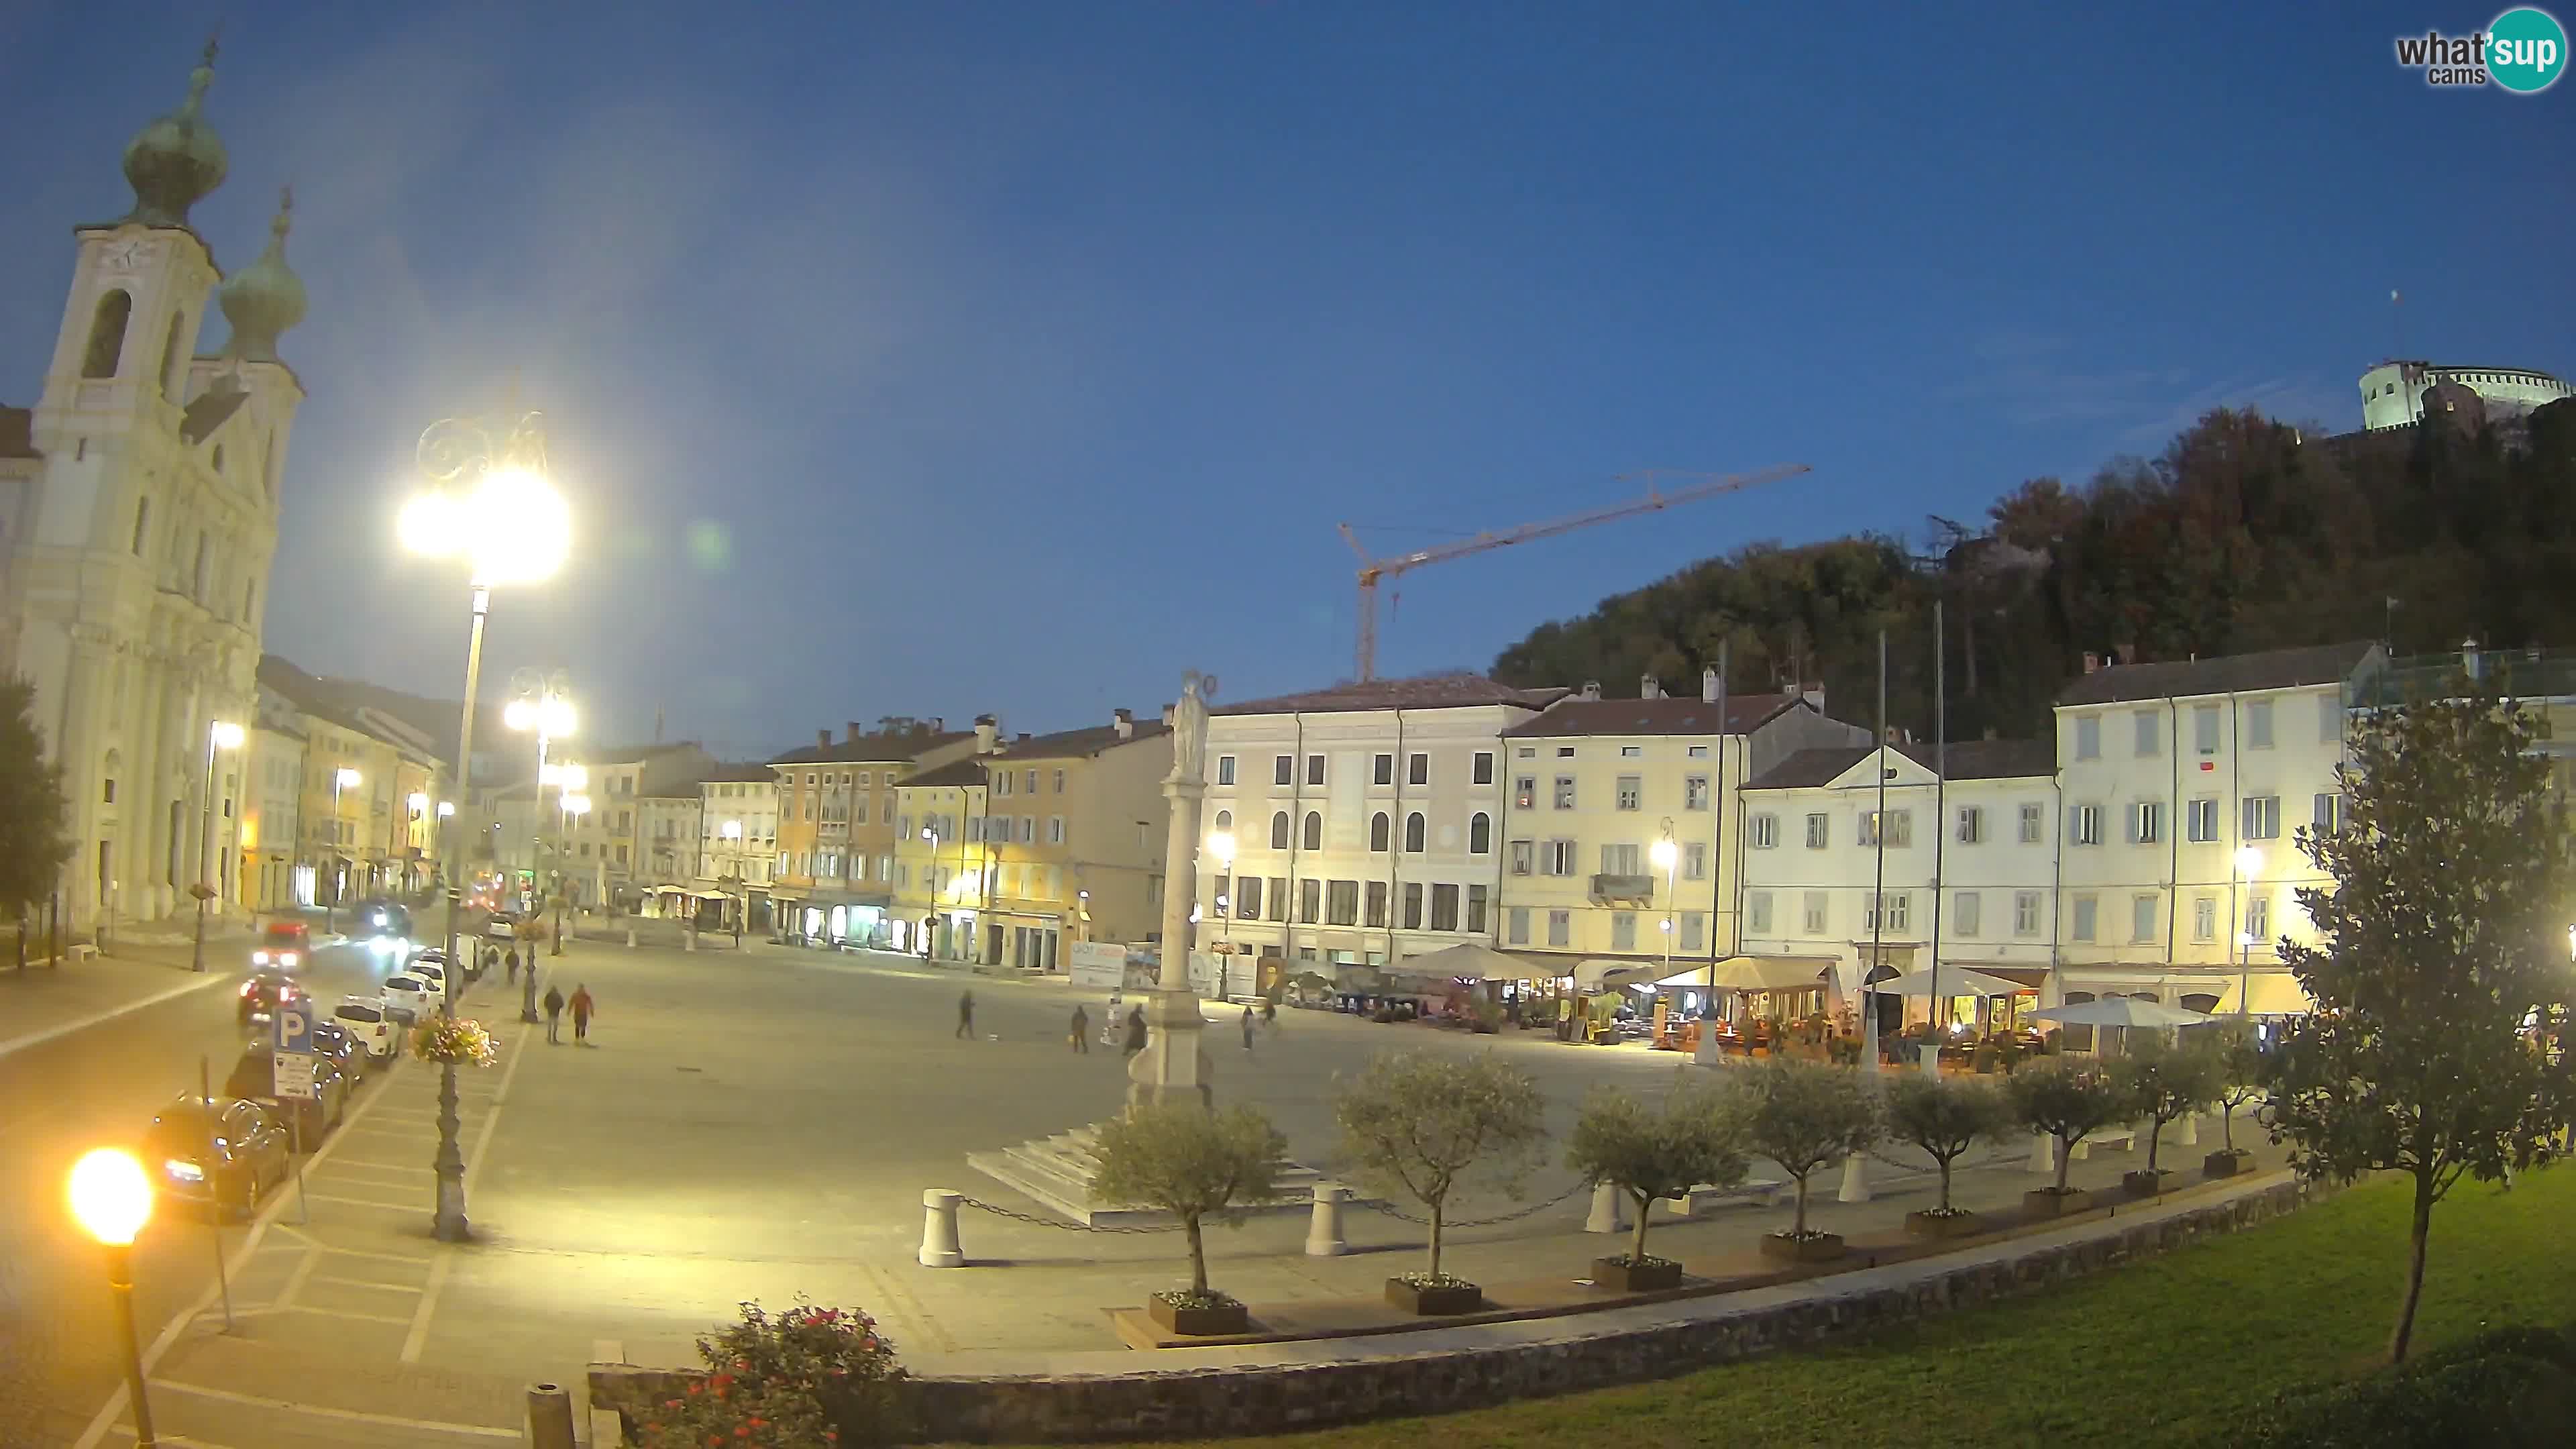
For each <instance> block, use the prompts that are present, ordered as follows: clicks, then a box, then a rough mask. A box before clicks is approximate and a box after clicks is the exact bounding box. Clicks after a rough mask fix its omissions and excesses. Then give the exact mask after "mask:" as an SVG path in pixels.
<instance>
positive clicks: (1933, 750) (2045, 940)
mask: <svg viewBox="0 0 2576 1449" xmlns="http://www.w3.org/2000/svg"><path fill="white" fill-rule="evenodd" d="M1882 784H1883V785H1884V793H1883V794H1882V790H1881V786H1882ZM1882 799H1883V800H1884V802H1885V803H1884V804H1883V805H1882V804H1881V801H1882ZM1882 809H1883V810H1884V811H1885V812H1886V813H1885V814H1884V815H1883V816H1882V815H1881V814H1880V813H1879V812H1880V811H1881V810H1882ZM2058 814H2059V812H2058V805H2057V784H2056V763H2055V758H2054V747H2053V746H2052V745H2051V743H2050V742H2049V741H2047V740H1969V741H1962V742H1959V743H1956V744H1952V745H1950V746H1948V747H1947V748H1946V749H1943V748H1940V747H1938V746H1934V745H1925V744H1903V745H1890V746H1886V747H1884V748H1879V747H1873V746H1871V745H1868V744H1860V745H1850V746H1839V747H1835V748H1830V749H1812V750H1802V751H1800V752H1799V753H1797V754H1794V755H1791V756H1790V757H1788V758H1787V759H1785V760H1782V761H1780V762H1779V763H1777V764H1775V765H1773V766H1771V767H1770V768H1769V769H1766V770H1764V771H1763V772H1762V773H1761V774H1759V775H1757V776H1755V777H1754V778H1753V779H1752V780H1751V781H1749V782H1747V784H1746V785H1745V787H1744V824H1743V840H1744V843H1745V847H1746V848H1745V851H1744V943H1743V949H1744V951H1745V953H1746V954H1748V955H1751V956H1754V957H1756V958H1759V959H1763V960H1768V961H1776V962H1783V963H1796V964H1798V965H1800V966H1810V965H1811V966H1812V967H1813V968H1814V969H1810V970H1807V971H1806V972H1805V976H1806V978H1807V979H1813V978H1814V976H1815V972H1816V970H1821V969H1825V968H1830V969H1831V970H1832V971H1833V973H1834V980H1835V984H1836V985H1837V986H1838V987H1839V989H1840V990H1842V991H1843V992H1844V993H1846V994H1847V995H1848V994H1849V993H1853V992H1856V991H1858V990H1859V988H1860V984H1861V973H1862V968H1863V966H1864V964H1865V963H1868V962H1871V961H1876V962H1878V963H1881V964H1883V965H1884V966H1886V967H1887V969H1888V971H1890V972H1894V973H1896V974H1900V975H1901V974H1904V973H1907V972H1911V971H1918V970H1924V969H1927V968H1929V967H1930V966H1931V965H1932V964H1933V963H1934V962H1935V961H1937V962H1939V963H1940V965H1941V966H1942V968H1943V969H1944V970H1947V969H1951V968H1956V967H1971V968H1974V969H1976V970H1980V971H1985V972H1988V973H1991V974H1997V975H2001V976H2004V977H2005V978H2006V979H2010V980H2016V981H2019V982H2020V983H2022V984H2024V985H2028V986H2033V987H2038V986H2042V985H2044V984H2045V983H2046V978H2047V976H2048V972H2049V970H2050V967H2051V965H2052V964H2053V962H2054V959H2055V955H2054V952H2055V946H2056V924H2057V921H2056V914H2055V910H2054V902H2055V900H2056V886H2057V865H2058V847H2057V820H2058ZM1882 821H1883V822H1884V825H1885V829H1884V830H1883V831H1882V830H1881V829H1880V824H1881V822H1882ZM1882 842H1883V845H1884V848H1883V849H1882ZM1793 974H1794V973H1793ZM1783 979H1786V978H1785V976H1784V978H1783Z"/></svg>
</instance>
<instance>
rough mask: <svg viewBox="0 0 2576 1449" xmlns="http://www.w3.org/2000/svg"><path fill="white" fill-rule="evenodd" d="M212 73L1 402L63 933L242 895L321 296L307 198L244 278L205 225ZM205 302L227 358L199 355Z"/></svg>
mask: <svg viewBox="0 0 2576 1449" xmlns="http://www.w3.org/2000/svg"><path fill="white" fill-rule="evenodd" d="M214 58H215V55H214V48H213V47H212V46H211V45H210V46H208V47H207V51H206V55H205V60H204V62H203V64H201V65H200V66H199V67H198V68H197V70H196V71H195V73H194V74H193V76H192V77H191V79H190V85H189V88H188V93H187V96H186V99H185V100H184V101H183V102H182V103H181V105H180V106H179V108H178V109H177V110H176V111H173V112H172V113H171V114H169V115H167V116H163V117H161V118H160V119H158V120H156V121H153V122H152V123H151V124H150V125H148V126H146V127H145V128H144V129H143V130H142V132H141V133H140V134H138V135H137V136H136V137H135V138H134V140H133V141H132V142H131V143H130V144H129V145H128V146H127V147H126V150H125V158H124V170H125V176H126V179H127V181H128V182H129V183H130V184H131V186H132V187H133V191H134V206H133V209H132V210H131V211H129V212H127V213H126V214H125V215H124V216H122V217H120V218H118V219H117V220H114V221H110V222H102V223H97V224H91V225H82V226H77V227H75V228H74V229H73V236H74V239H75V242H74V253H73V262H72V278H71V287H70V292H69V295H68V296H67V297H66V298H65V300H64V305H63V321H62V327H61V331H60V334H59V335H58V336H57V338H56V340H55V344H54V350H53V360H52V362H51V364H50V366H49V367H48V368H47V370H46V373H45V377H44V381H43V385H42V389H41V391H40V393H39V394H38V397H37V399H36V402H35V405H34V406H33V407H31V408H14V409H13V408H0V528H5V530H6V534H5V558H6V568H7V575H6V579H5V596H6V615H5V619H0V665H5V667H7V668H9V669H11V670H14V671H15V672H17V673H19V674H21V675H24V676H25V677H27V678H28V679H30V680H31V681H33V683H34V685H35V690H36V706H35V714H36V724H37V728H38V730H39V731H40V732H41V733H42V735H43V737H44V739H45V742H46V746H47V749H48V751H49V753H50V755H51V756H52V758H53V759H54V760H55V761H56V762H57V763H58V764H59V765H60V766H61V768H62V775H63V792H64V796H65V798H66V800H67V802H68V805H69V811H68V822H67V823H68V826H69V829H70V833H71V835H72V838H73V840H74V841H75V853H74V854H73V856H72V858H71V859H70V861H68V862H67V863H66V864H65V866H64V868H63V871H62V877H61V882H60V887H61V890H60V901H61V909H62V918H63V922H64V924H65V926H66V927H67V928H80V929H94V928H96V927H97V926H99V925H101V924H105V923H112V922H115V921H151V920H157V919H160V918H163V917H166V916H169V915H172V914H173V913H176V912H178V911H180V910H183V909H193V899H192V897H191V895H190V887H191V886H192V885H194V884H196V883H198V882H203V883H205V884H206V885H207V886H209V887H211V888H212V889H214V891H215V892H216V899H217V902H218V908H221V905H222V903H224V902H230V901H238V900H240V899H241V895H242V893H241V891H240V890H239V889H238V888H237V879H238V872H239V869H240V866H239V849H240V841H241V816H242V814H243V810H242V807H241V806H240V804H239V802H240V801H241V799H242V798H243V795H244V786H245V782H246V781H247V780H248V778H249V770H250V755H249V742H248V740H247V739H246V738H245V737H246V736H247V735H249V734H251V733H252V732H253V731H254V730H255V727H256V726H257V724H258V719H257V686H256V680H255V672H256V670H257V667H258V664H259V659H260V621H261V617H262V613H263V611H264V610H265V608H266V607H267V603H268V580H269V568H270V561H271V558H272V556H273V555H274V553H275V552H276V548H277V520H278V508H279V500H280V488H281V477H280V475H281V472H282V470H283V468H284V465H285V459H286V449H287V443H288V438H289V435H290V433H291V430H292V428H293V425H294V421H295V413H296V409H297V407H298V406H299V405H300V404H301V403H302V402H303V401H304V388H303V385H302V383H301V382H300V381H299V380H298V379H297V377H296V375H295V372H294V369H292V368H291V367H289V366H287V364H286V363H285V362H284V361H283V360H282V359H281V358H280V357H279V356H278V352H277V339H278V336H279V334H281V333H283V332H285V331H286V330H287V329H288V328H290V327H292V326H294V325H295V323H296V322H297V321H299V320H301V319H302V317H303V314H304V307H305V297H304V288H303V284H302V283H301V282H300V281H298V280H297V279H296V277H295V274H294V273H293V272H292V271H290V270H289V269H288V268H287V265H286V259H285V241H286V234H287V224H288V220H289V211H288V208H289V207H290V206H291V204H292V201H291V198H289V199H288V200H287V201H286V202H285V203H284V204H282V205H281V206H280V209H279V211H278V214H277V218H276V220H275V222H274V223H273V224H272V226H271V229H270V236H269V239H268V244H267V249H266V250H265V251H264V252H263V253H262V254H261V255H260V256H259V258H258V259H257V260H256V261H254V262H252V263H251V264H250V265H249V266H246V267H244V268H242V269H240V270H239V271H237V272H234V273H232V274H231V275H230V276H229V277H227V276H226V275H225V274H224V273H223V272H222V270H221V269H220V268H219V267H218V265H217V264H216V261H215V258H214V254H213V252H212V250H211V249H210V248H209V246H208V245H207V242H206V240H205V238H203V237H202V236H200V235H199V234H198V233H197V231H196V230H195V228H194V227H192V226H191V225H190V224H189V220H188V211H189V208H190V207H191V206H193V205H195V204H196V203H197V202H198V201H200V200H202V199H203V198H204V197H205V196H206V195H207V194H208V193H210V192H212V191H213V190H214V189H215V188H216V187H217V186H218V185H220V184H221V183H222V182H223V180H224V176H225V173H226V171H227V169H228V161H227V158H226V156H225V153H224V149H223V143H222V142H221V141H220V140H219V139H218V138H217V137H216V135H215V133H214V131H213V129H212V128H211V127H210V126H209V125H208V124H207V122H206V120H205V118H204V115H203V107H204V101H205V94H206V90H207V87H208V86H209V84H210V83H211V82H212V80H213V65H214ZM210 304H211V305H212V306H213V307H219V308H220V309H221V310H222V312H223V314H224V318H225V321H226V322H227V324H228V326H229V333H228V340H227V342H226V343H225V345H224V346H223V347H222V349H221V350H220V351H217V352H213V353H201V352H200V351H199V350H198V348H199V343H200V339H201V336H202V335H203V334H204V332H205V331H206V328H205V324H206V322H207V321H208V317H207V313H208V311H209V310H210ZM228 727H238V732H236V730H235V729H233V728H228Z"/></svg>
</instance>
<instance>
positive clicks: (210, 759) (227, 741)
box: [188, 720, 242, 972]
mask: <svg viewBox="0 0 2576 1449" xmlns="http://www.w3.org/2000/svg"><path fill="white" fill-rule="evenodd" d="M241 742H242V727H241V726H240V725H237V724H234V723H232V722H230V721H229V720H212V721H209V722H208V723H207V725H206V794H205V798H204V799H203V800H201V801H199V802H198V813H199V815H200V816H201V817H202V818H203V824H202V826H201V828H200V829H199V831H198V837H197V883H196V885H195V886H194V887H192V888H191V889H190V891H189V894H190V895H193V896H195V897H196V898H197V941H196V945H195V947H194V948H193V949H192V950H191V951H190V952H189V955H188V969H189V970H191V971H196V972H203V971H204V970H205V969H206V908H207V907H208V906H209V905H211V904H213V903H214V899H215V888H214V886H213V885H212V884H210V883H209V882H208V881H207V880H206V877H207V876H208V875H209V874H211V873H212V872H211V871H210V870H209V867H210V866H211V865H212V864H213V861H214V856H215V751H217V750H237V749H240V748H241Z"/></svg>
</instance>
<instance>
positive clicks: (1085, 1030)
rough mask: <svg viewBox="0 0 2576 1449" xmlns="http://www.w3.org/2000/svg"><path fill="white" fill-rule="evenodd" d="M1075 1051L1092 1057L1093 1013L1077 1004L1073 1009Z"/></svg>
mask: <svg viewBox="0 0 2576 1449" xmlns="http://www.w3.org/2000/svg"><path fill="white" fill-rule="evenodd" d="M1073 1049H1074V1050H1075V1051H1076V1052H1078V1053H1080V1054H1081V1055H1083V1056H1089V1055H1091V1013H1090V1012H1087V1011H1085V1010H1083V1009H1082V1006H1081V1003H1079V1002H1077V1003H1075V1005H1074V1008H1073Z"/></svg>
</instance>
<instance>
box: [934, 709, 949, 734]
mask: <svg viewBox="0 0 2576 1449" xmlns="http://www.w3.org/2000/svg"><path fill="white" fill-rule="evenodd" d="M930 732H931V733H932V734H934V735H944V734H946V733H948V716H946V715H944V714H934V715H932V716H931V717H930Z"/></svg>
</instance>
